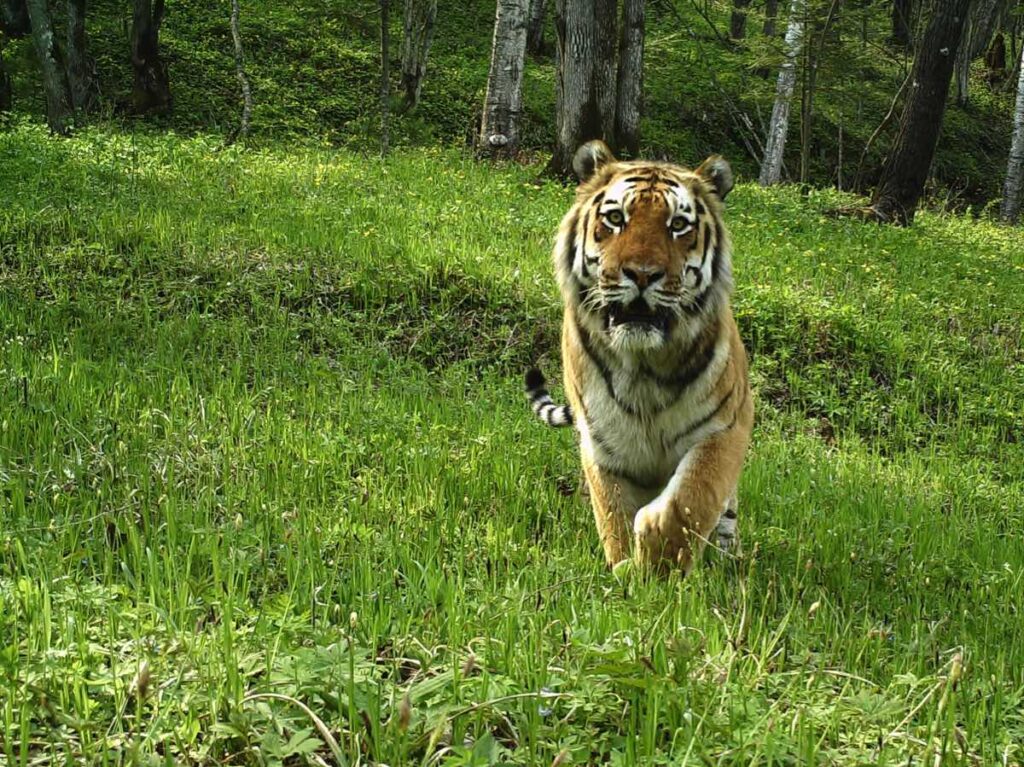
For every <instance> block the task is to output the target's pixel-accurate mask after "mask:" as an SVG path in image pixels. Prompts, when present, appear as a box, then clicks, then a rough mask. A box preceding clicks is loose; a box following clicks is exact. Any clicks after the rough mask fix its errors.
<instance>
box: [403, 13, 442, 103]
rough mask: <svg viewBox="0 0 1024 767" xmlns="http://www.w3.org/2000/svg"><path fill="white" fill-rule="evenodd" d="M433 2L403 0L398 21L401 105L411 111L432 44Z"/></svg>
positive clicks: (416, 99) (418, 99)
mask: <svg viewBox="0 0 1024 767" xmlns="http://www.w3.org/2000/svg"><path fill="white" fill-rule="evenodd" d="M436 20H437V0H405V13H404V15H403V18H402V84H401V88H402V103H403V106H404V108H405V109H415V108H416V106H417V105H418V104H419V103H420V91H421V90H422V88H423V77H424V75H426V73H427V55H428V54H429V53H430V45H431V43H433V41H434V22H435V21H436Z"/></svg>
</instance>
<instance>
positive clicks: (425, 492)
mask: <svg viewBox="0 0 1024 767" xmlns="http://www.w3.org/2000/svg"><path fill="white" fill-rule="evenodd" d="M221 144H222V140H221V138H220V137H218V136H205V135H197V136H193V137H190V138H180V137H178V136H175V135H172V134H160V135H148V134H144V133H139V134H138V135H136V136H134V137H133V136H124V135H120V134H117V133H109V132H106V131H102V130H86V131H83V132H82V133H81V134H80V135H79V136H78V137H76V138H74V139H71V140H66V141H65V140H57V139H52V138H49V137H48V136H46V134H45V131H44V130H43V129H42V128H39V127H36V126H29V125H18V126H15V127H13V128H12V129H11V130H10V131H9V132H7V133H4V134H0V331H2V336H0V344H2V346H0V762H3V763H5V764H11V765H27V764H34V765H38V764H51V763H57V762H60V763H65V762H84V763H122V762H132V763H146V764H150V763H152V764H157V763H167V764H177V763H197V764H210V765H212V764H215V763H218V764H219V763H236V764H237V763H242V764H288V765H292V764H314V763H316V764H319V763H321V762H320V761H318V760H325V761H327V762H328V763H333V761H334V759H333V757H332V755H331V752H330V750H329V749H328V747H327V745H326V743H325V738H324V737H323V735H322V734H321V733H320V732H319V731H318V730H316V729H315V722H314V721H312V720H311V719H310V717H309V716H308V715H307V714H306V713H305V712H304V711H303V710H302V709H301V708H300V707H298V706H296V705H295V704H294V703H290V702H287V701H282V700H278V699H267V698H250V697H249V696H251V695H253V694H260V693H276V694H280V695H285V696H288V697H290V698H292V699H294V700H296V701H299V702H301V703H303V704H305V705H306V706H308V707H309V709H310V710H311V711H312V712H314V713H315V714H316V716H317V717H318V718H319V719H320V720H321V721H322V722H323V723H324V724H325V725H326V727H327V729H328V731H329V733H330V735H331V737H332V738H334V739H336V740H337V742H338V744H339V745H340V747H341V750H342V751H343V752H344V754H345V756H346V759H347V760H348V761H349V763H351V764H355V763H356V762H357V761H361V762H362V763H386V764H391V765H398V764H424V763H428V762H429V763H443V764H477V765H479V764H524V765H537V764H550V763H551V762H552V761H553V760H554V759H555V757H556V755H557V754H559V753H561V752H563V751H564V752H566V753H567V758H568V761H569V762H571V763H574V764H685V763H697V762H701V763H705V762H706V763H716V764H737V765H740V764H744V765H745V764H751V763H773V764H781V763H785V764H815V763H838V764H856V763H868V762H870V763H878V764H906V763H907V762H908V760H912V761H914V762H915V763H922V762H924V761H929V763H930V760H928V759H927V758H926V757H927V755H928V753H929V751H931V752H932V753H938V754H941V755H942V756H943V758H944V760H945V761H946V762H948V763H980V764H994V763H1004V762H1005V763H1011V764H1012V763H1014V762H1017V761H1020V760H1021V758H1022V756H1024V754H1022V752H1021V750H1020V743H1021V742H1022V738H1024V719H1022V718H1021V714H1020V712H1021V707H1022V704H1024V656H1022V648H1024V641H1022V637H1021V628H1020V621H1019V616H1018V615H1017V614H1016V609H1015V605H1017V604H1018V603H1019V600H1020V586H1021V577H1022V575H1021V573H1022V571H1024V570H1022V568H1024V541H1022V537H1021V531H1022V529H1024V517H1022V509H1024V484H1022V482H1021V477H1024V451H1022V449H1021V444H1022V439H1021V438H1022V436H1024V424H1022V416H1021V408H1020V403H1021V402H1022V401H1024V400H1022V395H1024V387H1022V380H1024V378H1022V376H1021V372H1022V364H1024V356H1022V351H1021V349H1022V341H1024V339H1022V330H1021V325H1020V318H1021V316H1024V306H1022V303H1024V297H1022V293H1021V291H1020V290H1019V285H1020V284H1021V276H1022V268H1024V267H1022V265H1021V263H1020V256H1019V254H1020V253H1021V252H1022V250H1024V239H1022V236H1021V234H1020V232H1019V231H1014V230H1011V229H1006V228H999V227H996V226H993V225H991V224H988V223H985V222H973V221H970V220H967V219H963V218H955V217H947V216H937V215H934V214H928V213H924V214H922V215H921V216H920V218H919V220H918V221H917V222H916V223H915V226H914V227H913V229H912V230H908V231H904V230H891V229H887V228H879V227H876V226H874V225H866V224H861V223H856V222H852V221H841V220H835V219H833V218H830V217H828V216H826V215H824V213H823V211H826V210H828V209H830V208H832V207H834V206H835V205H836V204H837V203H839V202H842V201H843V199H842V198H841V197H839V196H838V195H835V194H813V195H811V196H810V197H808V198H802V197H800V196H799V195H798V194H797V193H796V191H795V190H788V189H776V190H770V191H765V190H761V189H759V188H756V187H754V186H750V185H740V186H739V187H737V189H736V191H735V192H734V193H733V196H731V197H730V201H729V202H730V204H729V211H728V217H729V220H730V222H731V227H732V231H733V235H734V240H735V251H736V256H735V261H736V276H737V284H738V292H737V296H736V308H737V315H738V318H739V321H740V323H741V325H742V328H743V333H744V336H745V339H746V341H747V342H748V344H749V346H750V349H751V353H752V362H753V365H752V375H753V378H754V382H755V385H756V393H757V399H758V426H757V431H756V434H755V438H754V445H753V449H752V451H751V455H750V458H749V462H748V466H747V469H746V473H745V475H744V479H743V484H742V487H741V512H740V515H741V527H742V531H743V535H744V541H745V547H746V552H747V553H746V555H745V556H744V557H743V558H742V559H739V560H737V561H730V562H717V561H713V558H710V557H709V561H708V563H707V564H706V565H705V566H702V567H699V568H698V569H697V571H696V573H695V577H693V578H692V579H691V580H688V581H687V582H686V583H680V582H679V581H678V580H676V579H672V580H669V581H661V580H646V579H644V578H642V577H638V576H636V575H635V574H634V575H633V576H630V575H628V574H626V575H623V576H622V577H621V578H619V577H616V576H615V575H613V574H612V573H609V572H607V571H606V570H605V568H604V566H603V564H602V563H601V561H600V559H599V553H598V549H599V546H598V543H597V541H596V538H595V534H594V531H593V523H592V521H591V514H590V511H589V509H588V508H587V500H586V499H585V498H582V497H580V495H579V494H578V493H576V494H572V493H571V488H572V487H573V486H574V485H575V484H576V479H577V477H578V471H579V468H578V461H577V458H576V454H575V444H574V440H573V438H572V436H571V435H570V434H568V433H565V432H552V431H550V430H547V429H544V428H543V427H541V426H540V425H538V424H537V423H536V422H535V419H534V418H533V416H532V414H531V413H530V412H529V409H528V408H527V407H526V403H525V402H524V400H523V396H522V392H521V390H520V379H519V375H520V372H521V368H522V366H523V365H525V364H527V363H530V362H533V361H536V360H538V359H539V360H540V361H541V363H542V364H543V366H544V367H545V368H546V369H547V371H548V373H549V375H551V377H552V378H557V375H556V373H557V367H558V352H557V336H558V322H559V310H558V304H557V298H556V291H555V288H554V284H553V279H552V277H551V268H550V263H549V256H548V249H549V245H550V241H551V238H552V234H553V232H554V230H555V227H556V226H557V222H558V220H559V218H560V216H561V214H562V212H563V211H564V209H565V207H566V206H567V204H568V202H569V199H570V196H571V192H570V191H569V190H566V189H563V188H561V187H559V186H557V185H554V184H543V185H540V186H538V185H536V184H535V183H533V181H532V180H533V178H534V177H535V176H536V174H537V170H538V168H536V167H525V168H518V167H507V168H497V167H494V166H488V165H479V164H475V163H473V162H472V161H470V160H469V159H468V158H466V157H465V156H463V155H462V154H459V153H457V152H454V151H449V150H445V151H439V150H430V151H422V150H419V151H399V152H398V153H396V155H395V156H394V157H392V158H391V159H389V160H387V161H381V160H378V159H375V158H367V157H365V156H362V155H360V154H358V153H354V152H351V151H345V150H341V151H331V152H328V151H323V150H317V149H298V150H294V151H287V152H286V151H283V150H280V149H271V148H263V149H259V148H257V149H250V150H246V151H243V150H241V149H239V148H237V147H235V148H231V149H228V150H221V149H220V146H221ZM957 658H961V659H962V660H963V664H964V665H963V669H962V677H960V678H959V680H958V681H957V682H956V683H954V679H953V677H954V676H955V674H956V672H955V669H956V668H958V661H957ZM403 701H407V703H404V702H403ZM313 753H315V757H314V755H313Z"/></svg>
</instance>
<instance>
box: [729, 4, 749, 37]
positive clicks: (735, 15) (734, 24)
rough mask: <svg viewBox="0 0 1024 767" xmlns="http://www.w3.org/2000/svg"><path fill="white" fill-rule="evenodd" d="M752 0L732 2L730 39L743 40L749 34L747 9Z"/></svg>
mask: <svg viewBox="0 0 1024 767" xmlns="http://www.w3.org/2000/svg"><path fill="white" fill-rule="evenodd" d="M749 6H750V0H732V16H731V17H730V18H729V39H730V40H742V39H743V37H744V36H745V35H746V33H747V8H748V7H749Z"/></svg>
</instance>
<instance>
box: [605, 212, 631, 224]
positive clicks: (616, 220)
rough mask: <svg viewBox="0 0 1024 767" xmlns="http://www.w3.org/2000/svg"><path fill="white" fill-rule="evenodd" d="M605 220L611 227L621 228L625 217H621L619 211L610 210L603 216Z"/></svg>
mask: <svg viewBox="0 0 1024 767" xmlns="http://www.w3.org/2000/svg"><path fill="white" fill-rule="evenodd" d="M604 217H605V220H606V221H607V222H608V223H609V224H611V225H612V226H622V224H623V222H624V221H625V220H626V217H625V216H624V215H622V211H621V210H610V211H608V212H607V213H605V215H604Z"/></svg>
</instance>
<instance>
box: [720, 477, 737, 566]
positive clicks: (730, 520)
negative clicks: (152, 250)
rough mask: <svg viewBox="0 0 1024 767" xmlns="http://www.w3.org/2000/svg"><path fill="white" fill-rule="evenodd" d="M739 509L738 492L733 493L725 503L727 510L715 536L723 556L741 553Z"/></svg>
mask: <svg viewBox="0 0 1024 767" xmlns="http://www.w3.org/2000/svg"><path fill="white" fill-rule="evenodd" d="M736 509H737V498H736V490H735V489H734V490H733V491H732V495H730V496H729V497H728V498H727V499H726V501H725V510H724V511H723V512H722V516H721V517H719V519H718V525H716V526H715V535H716V536H717V538H718V548H719V551H720V553H721V554H723V555H728V554H734V553H739V550H740V536H739V525H738V524H737V521H738V520H737V519H736Z"/></svg>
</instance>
